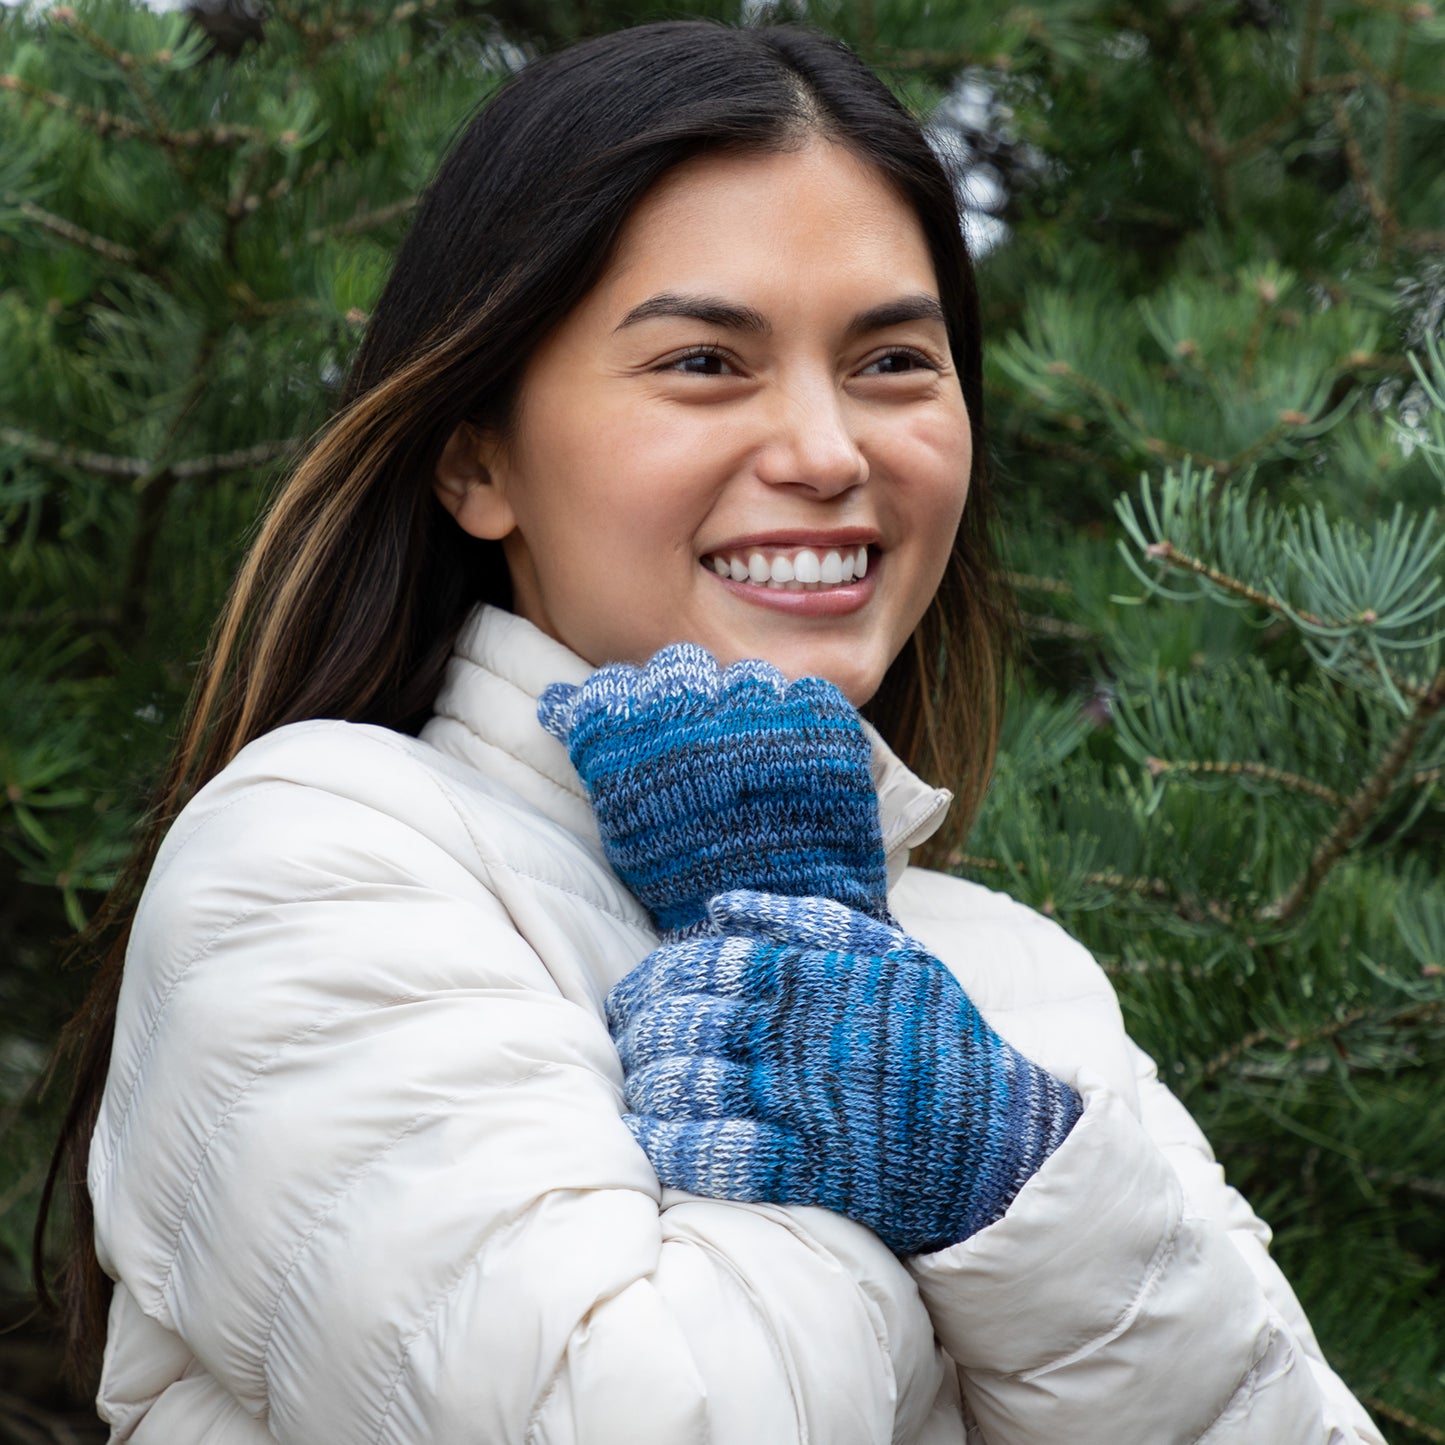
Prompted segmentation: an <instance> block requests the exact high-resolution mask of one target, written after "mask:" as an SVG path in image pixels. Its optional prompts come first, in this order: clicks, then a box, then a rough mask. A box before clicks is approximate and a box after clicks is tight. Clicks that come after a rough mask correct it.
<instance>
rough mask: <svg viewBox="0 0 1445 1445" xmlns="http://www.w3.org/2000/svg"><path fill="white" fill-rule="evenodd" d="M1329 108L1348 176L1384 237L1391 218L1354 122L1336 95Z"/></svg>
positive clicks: (1387, 231) (1392, 229) (1388, 231)
mask: <svg viewBox="0 0 1445 1445" xmlns="http://www.w3.org/2000/svg"><path fill="white" fill-rule="evenodd" d="M1331 109H1332V110H1333V111H1334V116H1335V124H1336V126H1338V127H1339V131H1340V136H1341V138H1342V139H1343V141H1344V146H1345V164H1346V166H1348V167H1349V172H1350V177H1351V179H1352V180H1353V181H1354V183H1355V185H1356V186H1357V187H1358V188H1359V192H1360V195H1361V196H1362V197H1363V198H1364V201H1365V206H1366V208H1367V209H1368V211H1369V213H1370V215H1371V217H1372V218H1373V219H1374V222H1375V224H1376V225H1377V226H1378V227H1379V228H1380V235H1381V237H1382V238H1385V237H1386V236H1387V235H1388V234H1391V233H1393V231H1394V224H1393V220H1392V218H1391V216H1390V213H1389V211H1388V209H1387V208H1386V206H1385V201H1384V197H1382V196H1381V195H1380V192H1379V188H1378V187H1377V186H1376V185H1375V182H1374V179H1373V178H1372V177H1371V175H1370V168H1369V165H1368V164H1367V162H1366V161H1365V155H1364V152H1363V151H1362V150H1361V149H1360V141H1359V137H1358V136H1356V134H1355V127H1354V123H1353V122H1352V121H1351V120H1350V114H1349V112H1348V111H1347V110H1346V109H1345V104H1344V102H1343V101H1342V100H1340V99H1339V97H1338V96H1336V97H1335V98H1334V100H1333V101H1332V102H1331Z"/></svg>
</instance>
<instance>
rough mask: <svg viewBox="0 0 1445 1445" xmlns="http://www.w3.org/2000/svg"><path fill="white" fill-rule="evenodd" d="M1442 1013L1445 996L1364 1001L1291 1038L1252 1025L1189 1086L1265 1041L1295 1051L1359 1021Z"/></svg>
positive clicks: (1415, 1019) (1424, 1018) (1403, 1020)
mask: <svg viewBox="0 0 1445 1445" xmlns="http://www.w3.org/2000/svg"><path fill="white" fill-rule="evenodd" d="M1442 1014H1445V999H1435V1000H1431V1001H1429V1002H1427V1003H1410V1004H1408V1005H1406V1006H1405V1007H1404V1008H1389V1009H1387V1008H1377V1007H1373V1008H1372V1007H1370V1006H1369V1005H1367V1004H1360V1005H1358V1006H1356V1007H1355V1008H1352V1009H1347V1010H1346V1011H1345V1012H1344V1013H1342V1014H1340V1015H1339V1016H1338V1017H1337V1018H1332V1019H1329V1020H1328V1021H1327V1022H1325V1023H1323V1024H1321V1025H1320V1026H1319V1027H1318V1028H1313V1029H1310V1030H1308V1031H1307V1032H1306V1033H1302V1034H1293V1035H1291V1036H1290V1037H1288V1038H1283V1039H1281V1038H1278V1037H1277V1036H1276V1035H1275V1034H1274V1033H1273V1032H1272V1031H1271V1030H1269V1029H1267V1028H1258V1029H1251V1030H1250V1031H1249V1032H1248V1033H1247V1034H1245V1035H1244V1036H1243V1037H1242V1038H1240V1039H1238V1040H1236V1041H1235V1042H1234V1043H1232V1044H1231V1045H1230V1046H1229V1047H1228V1048H1227V1049H1221V1050H1220V1051H1219V1053H1217V1054H1215V1056H1214V1057H1213V1058H1212V1059H1210V1060H1209V1061H1208V1062H1207V1063H1205V1064H1203V1065H1202V1066H1201V1067H1200V1068H1199V1070H1198V1072H1197V1073H1195V1074H1194V1075H1193V1076H1192V1077H1191V1078H1190V1080H1189V1086H1190V1087H1194V1086H1195V1085H1198V1084H1207V1083H1209V1082H1211V1081H1212V1080H1214V1079H1216V1078H1218V1077H1219V1075H1220V1074H1222V1073H1223V1072H1224V1071H1225V1070H1226V1069H1229V1068H1232V1067H1233V1066H1234V1065H1235V1064H1237V1063H1238V1062H1239V1061H1240V1060H1241V1059H1242V1058H1243V1057H1244V1056H1245V1055H1246V1054H1247V1053H1248V1052H1249V1051H1250V1050H1251V1049H1257V1048H1258V1047H1259V1046H1260V1045H1261V1044H1265V1043H1270V1042H1274V1043H1276V1044H1278V1045H1279V1046H1280V1047H1281V1048H1283V1049H1284V1050H1285V1052H1286V1053H1291V1054H1294V1053H1298V1052H1299V1051H1300V1050H1301V1049H1305V1048H1308V1047H1309V1046H1310V1045H1311V1044H1322V1043H1326V1042H1328V1041H1329V1040H1330V1039H1333V1038H1337V1037H1338V1036H1339V1035H1340V1034H1342V1033H1344V1032H1345V1030H1346V1029H1350V1028H1353V1027H1354V1026H1355V1025H1356V1024H1358V1023H1364V1022H1366V1021H1367V1020H1370V1021H1374V1022H1376V1023H1380V1024H1384V1025H1386V1026H1387V1027H1400V1026H1402V1025H1408V1024H1420V1023H1428V1022H1430V1021H1431V1020H1432V1019H1435V1018H1438V1017H1439V1016H1440V1015H1442Z"/></svg>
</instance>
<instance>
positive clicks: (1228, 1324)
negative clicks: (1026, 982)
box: [912, 1049, 1384, 1445]
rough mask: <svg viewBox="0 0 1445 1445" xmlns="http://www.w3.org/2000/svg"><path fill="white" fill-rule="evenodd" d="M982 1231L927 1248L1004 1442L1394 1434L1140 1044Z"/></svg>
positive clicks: (970, 1383) (930, 1291)
mask: <svg viewBox="0 0 1445 1445" xmlns="http://www.w3.org/2000/svg"><path fill="white" fill-rule="evenodd" d="M1134 1052H1135V1054H1136V1056H1137V1063H1138V1073H1137V1083H1138V1090H1139V1116H1138V1117H1135V1115H1134V1113H1133V1112H1132V1111H1131V1110H1130V1109H1129V1108H1127V1107H1126V1106H1125V1105H1124V1104H1123V1103H1122V1102H1121V1101H1120V1100H1119V1098H1118V1097H1117V1096H1116V1095H1115V1094H1114V1093H1112V1092H1110V1091H1109V1090H1107V1089H1105V1088H1102V1087H1101V1086H1100V1085H1099V1084H1098V1082H1097V1080H1094V1079H1091V1078H1090V1077H1089V1076H1088V1074H1087V1073H1086V1074H1084V1075H1082V1076H1081V1077H1080V1078H1079V1079H1078V1080H1077V1083H1078V1085H1079V1087H1080V1089H1081V1091H1082V1093H1083V1096H1084V1104H1085V1109H1084V1115H1083V1117H1082V1118H1081V1119H1080V1121H1079V1123H1078V1124H1076V1125H1075V1127H1074V1130H1073V1132H1072V1133H1071V1134H1070V1135H1069V1137H1068V1138H1067V1139H1066V1140H1065V1141H1064V1143H1063V1144H1062V1145H1061V1146H1060V1147H1059V1149H1058V1151H1057V1152H1056V1153H1055V1154H1054V1155H1053V1156H1052V1157H1051V1158H1050V1159H1049V1160H1048V1161H1047V1163H1045V1165H1044V1166H1043V1167H1042V1168H1041V1169H1040V1170H1039V1172H1038V1173H1037V1174H1036V1175H1034V1177H1033V1178H1032V1179H1031V1180H1030V1181H1029V1182H1028V1183H1027V1184H1026V1185H1025V1186H1024V1188H1023V1190H1022V1191H1020V1193H1019V1195H1018V1197H1017V1198H1016V1199H1015V1200H1014V1203H1013V1205H1012V1206H1011V1207H1010V1209H1009V1212H1008V1214H1006V1215H1005V1216H1004V1218H1003V1219H1001V1220H1000V1221H999V1222H998V1223H996V1224H994V1225H992V1226H990V1227H989V1228H988V1229H986V1230H983V1231H982V1232H981V1233H979V1234H977V1235H975V1236H974V1237H973V1238H972V1239H970V1240H967V1241H965V1242H964V1243H962V1244H959V1245H955V1246H953V1247H952V1248H951V1249H948V1250H943V1251H940V1252H939V1253H937V1254H933V1255H929V1256H924V1257H920V1258H918V1259H916V1260H915V1261H913V1266H912V1267H913V1270H914V1274H915V1277H916V1278H917V1280H918V1283H919V1288H920V1291H921V1293H922V1295H923V1297H924V1299H925V1300H926V1301H927V1303H928V1306H929V1309H930V1311H931V1313H932V1317H933V1321H934V1325H935V1327H936V1329H937V1330H938V1333H939V1337H940V1339H941V1340H942V1342H943V1344H944V1346H945V1348H946V1349H947V1350H948V1352H949V1354H950V1355H951V1356H952V1357H953V1358H954V1359H955V1360H956V1361H957V1362H958V1364H959V1366H960V1369H961V1371H962V1373H963V1376H964V1382H965V1389H966V1391H967V1394H968V1397H969V1399H970V1401H971V1403H972V1405H973V1409H974V1412H975V1414H976V1416H977V1419H978V1422H979V1426H980V1428H981V1430H982V1433H983V1437H984V1438H985V1439H986V1440H987V1441H988V1442H989V1445H1044V1442H1053V1441H1059V1440H1068V1441H1069V1442H1071V1445H1194V1442H1199V1445H1384V1442H1383V1439H1382V1437H1381V1436H1380V1434H1379V1432H1378V1431H1377V1430H1376V1429H1375V1427H1374V1425H1373V1424H1372V1423H1371V1421H1370V1419H1369V1417H1368V1416H1367V1415H1366V1413H1365V1411H1364V1410H1363V1409H1362V1408H1361V1407H1360V1405H1359V1404H1358V1403H1357V1402H1356V1401H1355V1399H1354V1398H1353V1396H1352V1395H1351V1394H1350V1392H1349V1390H1348V1389H1347V1388H1346V1386H1345V1385H1344V1383H1343V1382H1342V1381H1341V1380H1340V1379H1339V1377H1338V1376H1337V1375H1336V1374H1335V1373H1334V1372H1333V1371H1332V1370H1331V1369H1330V1368H1329V1366H1328V1365H1327V1364H1326V1363H1325V1361H1324V1359H1323V1358H1322V1356H1321V1353H1320V1349H1319V1346H1318V1344H1317V1343H1316V1342H1315V1338H1314V1335H1313V1333H1312V1332H1311V1330H1310V1327H1309V1324H1308V1322H1307V1321H1306V1320H1305V1317H1304V1314H1303V1312H1302V1311H1301V1309H1300V1306H1299V1303H1298V1301H1297V1300H1296V1299H1295V1297H1294V1294H1293V1292H1292V1291H1291V1289H1290V1287H1289V1285H1288V1283H1287V1282H1286V1281H1285V1279H1284V1277H1283V1275H1282V1274H1281V1273H1280V1271H1279V1269H1278V1267H1277V1266H1276V1265H1275V1264H1274V1262H1273V1261H1272V1260H1271V1259H1270V1257H1269V1254H1268V1250H1267V1247H1268V1243H1269V1231H1268V1229H1267V1228H1266V1227H1265V1225H1264V1224H1263V1223H1262V1222H1261V1221H1260V1220H1259V1219H1258V1218H1257V1217H1256V1216H1255V1215H1254V1213H1253V1212H1252V1211H1251V1210H1250V1208H1249V1206H1248V1205H1247V1204H1246V1203H1245V1201H1244V1200H1243V1199H1242V1198H1241V1196H1240V1195H1239V1194H1238V1193H1237V1192H1236V1191H1235V1190H1233V1189H1231V1188H1229V1187H1228V1186H1227V1185H1226V1184H1225V1183H1224V1177H1223V1172H1222V1171H1221V1170H1220V1168H1219V1166H1218V1165H1217V1164H1215V1162H1214V1158H1213V1155H1212V1154H1211V1152H1210V1149H1209V1146H1208V1144H1207V1142H1206V1140H1205V1138H1204V1136H1203V1134H1202V1133H1201V1132H1200V1130H1199V1128H1198V1126H1197V1125H1196V1124H1195V1123H1194V1121H1193V1119H1192V1118H1190V1116H1189V1114H1188V1112H1187V1111H1186V1110H1185V1109H1184V1107H1183V1106H1182V1105H1181V1104H1180V1103H1179V1101H1178V1100H1177V1099H1175V1098H1174V1096H1173V1095H1172V1094H1171V1093H1170V1092H1169V1091H1168V1090H1167V1089H1166V1088H1165V1087H1164V1085H1163V1084H1161V1083H1160V1081H1159V1079H1158V1077H1157V1075H1156V1073H1155V1069H1154V1065H1153V1063H1152V1062H1151V1061H1150V1060H1149V1059H1148V1058H1147V1057H1146V1056H1145V1055H1144V1054H1143V1053H1142V1052H1140V1051H1139V1050H1137V1049H1135V1050H1134Z"/></svg>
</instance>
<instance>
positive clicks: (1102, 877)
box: [946, 848, 1229, 922]
mask: <svg viewBox="0 0 1445 1445" xmlns="http://www.w3.org/2000/svg"><path fill="white" fill-rule="evenodd" d="M946 866H947V867H949V868H968V869H971V870H972V871H974V872H976V873H1011V874H1013V875H1014V876H1015V877H1018V878H1022V877H1026V876H1027V875H1028V869H1027V868H1025V867H1024V865H1023V864H1022V863H1005V862H1004V861H1003V860H1002V859H1000V858H985V857H983V856H981V855H980V854H977V853H965V852H964V851H963V850H962V849H958V848H956V849H954V851H953V852H952V853H950V854H949V855H948V860H947V864H946ZM1083 881H1084V882H1085V883H1087V884H1088V885H1089V886H1090V887H1093V888H1108V889H1110V890H1111V891H1113V892H1115V893H1134V894H1137V895H1139V896H1140V897H1143V898H1157V899H1159V900H1160V901H1161V902H1167V903H1171V904H1173V905H1174V908H1175V912H1177V913H1179V914H1180V916H1181V917H1184V918H1188V919H1190V920H1191V921H1192V922H1198V921H1199V920H1200V919H1201V918H1206V917H1207V918H1214V919H1218V920H1221V921H1227V920H1228V918H1229V912H1228V910H1227V909H1226V908H1225V906H1224V905H1223V904H1222V903H1219V902H1217V901H1214V900H1209V901H1207V902H1205V903H1204V904H1203V905H1201V904H1199V902H1198V901H1197V900H1193V899H1184V898H1180V897H1177V896H1176V894H1175V892H1174V889H1173V888H1171V887H1170V886H1169V884H1168V883H1166V882H1165V881H1164V879H1162V878H1131V877H1129V876H1128V875H1127V874H1125V873H1118V872H1115V871H1114V870H1113V869H1111V868H1110V869H1104V870H1103V871H1101V872H1095V873H1085V874H1084V876H1083Z"/></svg>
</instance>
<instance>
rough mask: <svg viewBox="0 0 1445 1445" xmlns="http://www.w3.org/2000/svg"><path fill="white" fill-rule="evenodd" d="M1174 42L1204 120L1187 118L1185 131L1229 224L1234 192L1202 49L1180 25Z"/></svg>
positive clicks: (1221, 213)
mask: <svg viewBox="0 0 1445 1445" xmlns="http://www.w3.org/2000/svg"><path fill="white" fill-rule="evenodd" d="M1175 41H1176V44H1177V46H1178V49H1179V53H1180V54H1181V55H1182V56H1183V57H1184V65H1185V69H1187V70H1188V72H1189V80H1190V83H1191V84H1192V85H1193V87H1194V103H1195V105H1196V106H1197V107H1198V109H1199V115H1200V117H1201V120H1195V119H1194V117H1193V116H1191V115H1187V114H1186V115H1185V116H1184V127H1185V129H1186V130H1187V131H1188V133H1189V137H1190V139H1191V140H1193V142H1194V143H1195V145H1197V146H1198V147H1199V149H1200V150H1201V151H1202V152H1203V153H1204V158H1205V160H1206V161H1207V162H1208V163H1209V181H1210V186H1211V188H1212V189H1213V191H1214V203H1215V205H1216V206H1217V207H1218V208H1219V214H1220V215H1221V216H1222V217H1223V218H1224V219H1225V221H1226V223H1228V222H1229V221H1230V219H1231V218H1232V216H1233V214H1234V188H1233V184H1232V182H1231V179H1230V174H1229V167H1228V165H1227V164H1226V156H1227V149H1228V148H1227V147H1226V146H1225V144H1224V141H1223V137H1222V136H1221V135H1220V133H1219V108H1218V106H1216V105H1215V103H1214V92H1213V90H1212V89H1211V88H1210V85H1209V77H1208V76H1207V75H1206V74H1205V73H1204V66H1203V65H1202V64H1201V63H1200V59H1199V48H1198V46H1196V45H1195V43H1194V34H1193V32H1192V31H1190V30H1188V29H1185V28H1184V27H1183V26H1182V25H1181V26H1180V27H1179V28H1178V30H1177V31H1176V33H1175ZM1201 121H1202V123H1201Z"/></svg>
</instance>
